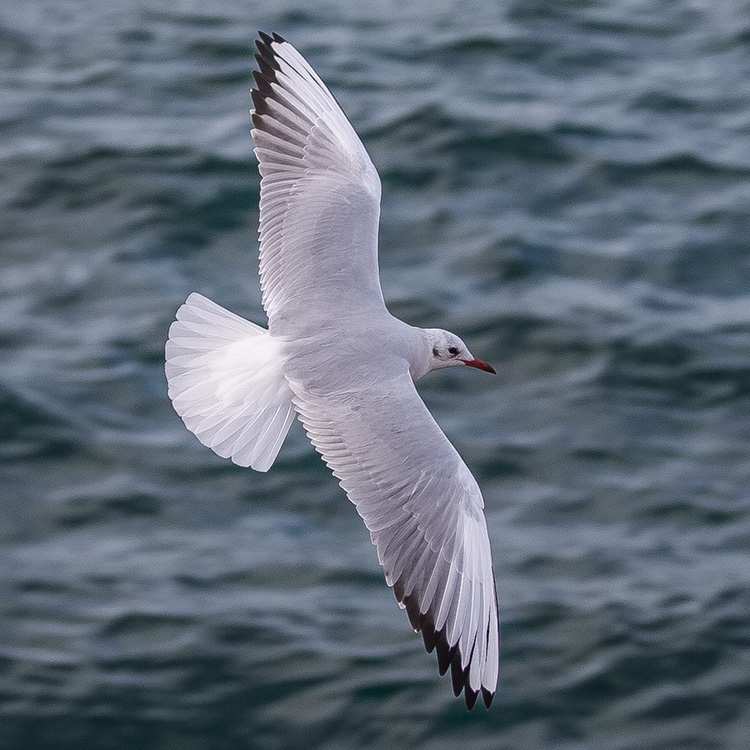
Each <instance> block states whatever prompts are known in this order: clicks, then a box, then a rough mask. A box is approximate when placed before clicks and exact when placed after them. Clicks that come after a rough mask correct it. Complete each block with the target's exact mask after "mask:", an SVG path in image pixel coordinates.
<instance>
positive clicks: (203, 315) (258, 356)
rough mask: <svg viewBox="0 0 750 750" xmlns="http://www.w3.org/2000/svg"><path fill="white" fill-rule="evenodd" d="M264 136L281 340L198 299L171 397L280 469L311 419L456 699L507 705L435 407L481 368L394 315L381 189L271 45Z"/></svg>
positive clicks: (322, 103)
mask: <svg viewBox="0 0 750 750" xmlns="http://www.w3.org/2000/svg"><path fill="white" fill-rule="evenodd" d="M257 44H258V49H259V55H258V56H257V59H258V62H259V65H260V70H259V71H258V72H256V75H255V79H256V88H255V89H254V90H253V102H254V104H255V110H254V112H253V123H254V125H255V129H254V130H253V138H254V141H255V151H256V154H257V156H258V161H259V168H260V173H261V176H262V180H261V205H260V244H261V247H260V275H261V288H262V291H263V304H264V307H265V310H266V312H267V314H268V318H269V328H268V330H267V331H266V330H265V329H263V328H261V327H259V326H256V325H255V324H253V323H250V322H249V321H246V320H244V319H242V318H240V317H238V316H236V315H234V314H233V313H230V312H229V311H227V310H224V308H221V307H219V306H218V305H216V304H215V303H213V302H211V301H210V300H208V299H206V298H205V297H202V296H201V295H199V294H195V293H194V294H191V295H190V297H188V299H187V301H186V303H185V304H184V305H183V306H182V307H181V308H180V310H179V311H178V313H177V321H176V322H175V323H173V324H172V327H171V328H170V334H169V340H168V342H167V347H166V356H167V365H166V372H167V379H168V381H169V395H170V397H171V398H172V401H173V404H174V406H175V409H176V410H177V412H178V413H179V414H180V416H181V417H182V418H183V420H184V421H185V424H186V425H187V427H188V428H189V429H190V430H192V431H193V432H194V433H195V434H196V436H197V437H198V438H199V439H200V440H201V442H203V443H204V444H205V445H208V446H209V447H211V448H212V449H213V450H214V451H216V452H217V453H218V454H219V455H221V456H223V457H228V458H231V459H232V460H233V461H235V463H238V464H240V465H242V466H251V467H253V468H255V469H257V470H260V471H266V470H268V469H269V468H270V466H271V465H272V464H273V462H274V460H275V458H276V455H277V454H278V451H279V449H280V448H281V445H282V443H283V441H284V438H285V436H286V434H287V431H288V430H289V426H290V424H291V422H292V420H293V418H294V415H295V414H296V415H297V416H298V417H299V419H300V420H301V421H302V423H303V425H304V427H305V430H306V431H307V433H308V435H309V437H310V439H311V441H312V443H313V445H314V446H315V448H316V449H317V450H318V452H319V453H320V454H321V455H322V457H323V459H324V460H325V462H326V463H327V464H328V466H329V467H330V468H331V469H332V471H333V473H334V474H335V476H336V477H337V478H338V479H339V481H340V483H341V486H342V487H343V488H344V490H345V491H346V493H347V495H348V496H349V499H350V500H351V501H352V502H353V503H354V504H355V505H356V507H357V510H358V512H359V514H360V515H361V516H362V518H363V520H364V522H365V524H366V525H367V528H368V529H369V531H370V536H371V538H372V541H373V543H374V544H375V545H376V547H377V552H378V559H379V561H380V563H381V565H382V566H383V569H384V572H385V577H386V581H387V583H388V584H389V585H390V586H392V587H393V589H394V592H395V594H396V598H397V600H398V602H399V604H400V605H401V606H402V607H404V608H406V610H407V613H408V615H409V619H410V621H411V624H412V625H413V627H414V629H415V630H418V631H421V632H422V635H423V638H424V641H425V645H426V647H427V649H428V650H429V651H432V650H433V648H434V649H435V650H436V651H437V654H438V662H439V666H440V671H441V674H442V673H443V672H445V671H446V670H447V669H448V668H450V669H451V674H452V679H453V687H454V691H455V693H456V695H458V694H459V693H460V692H461V690H462V689H463V690H464V691H465V698H466V702H467V705H468V706H469V707H472V706H473V705H474V702H475V700H476V697H477V695H478V694H479V693H480V692H481V693H482V695H483V699H484V701H485V703H486V705H489V703H490V701H491V699H492V696H493V694H494V691H495V687H496V683H497V673H498V654H499V631H498V623H497V604H496V594H495V583H494V575H493V572H492V560H491V555H490V547H489V539H488V536H487V528H486V524H485V520H484V514H483V511H482V509H483V507H484V502H483V500H482V495H481V492H480V489H479V486H478V485H477V483H476V481H475V480H474V477H473V476H472V475H471V472H470V471H469V470H468V468H467V467H466V465H465V464H464V462H463V461H462V460H461V458H460V456H459V455H458V453H457V452H456V450H455V449H454V448H453V446H452V445H451V443H450V442H449V441H448V439H447V438H446V437H445V435H444V434H443V432H442V431H441V430H440V428H439V427H438V425H437V424H436V422H435V421H434V419H433V418H432V416H431V415H430V413H429V411H428V410H427V408H426V407H425V405H424V403H423V402H422V400H421V399H420V398H419V396H418V394H417V392H416V389H415V387H414V382H415V381H416V380H419V378H421V377H422V376H424V375H425V374H427V373H428V372H430V371H431V370H435V369H441V368H443V367H452V366H456V365H462V364H466V365H470V366H472V367H476V368H478V369H483V370H488V371H490V372H494V370H492V368H491V367H490V366H489V365H487V364H486V363H484V362H482V360H479V359H476V358H474V357H473V356H472V355H471V354H470V352H469V350H468V349H467V347H466V345H465V344H464V343H463V342H462V341H461V340H460V339H459V338H458V337H457V336H455V334H451V333H449V332H447V331H442V330H439V329H421V328H415V327H413V326H410V325H407V324H406V323H404V322H402V321H400V320H398V319H397V318H395V317H393V316H392V315H391V314H390V313H389V312H388V310H387V308H386V306H385V302H384V300H383V295H382V292H381V289H380V281H379V275H378V267H377V231H378V220H379V203H380V181H379V179H378V176H377V172H376V171H375V168H374V167H373V165H372V163H371V161H370V159H369V156H368V155H367V152H366V151H365V149H364V146H362V144H361V142H360V140H359V138H358V137H357V136H356V133H355V132H354V130H353V129H352V127H351V125H350V124H349V122H348V120H347V119H346V117H345V116H344V114H343V112H342V111H341V109H340V108H339V106H338V104H337V103H336V101H335V99H334V98H333V96H332V95H331V94H330V92H329V91H328V89H327V88H326V87H325V86H324V85H323V83H322V82H321V81H320V79H319V78H318V77H317V75H316V74H315V72H314V71H313V70H312V68H311V67H310V66H309V64H308V63H307V62H306V61H305V60H304V58H302V56H301V55H300V54H299V52H297V50H295V49H294V47H292V46H291V45H290V44H289V43H288V42H286V41H284V40H283V39H282V38H281V37H279V36H278V35H274V36H273V37H269V36H267V35H265V34H261V40H260V41H259V42H258V43H257Z"/></svg>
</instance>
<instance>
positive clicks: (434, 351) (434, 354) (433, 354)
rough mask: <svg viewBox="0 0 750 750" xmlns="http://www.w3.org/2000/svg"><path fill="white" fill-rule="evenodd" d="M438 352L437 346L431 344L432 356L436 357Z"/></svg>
mask: <svg viewBox="0 0 750 750" xmlns="http://www.w3.org/2000/svg"><path fill="white" fill-rule="evenodd" d="M438 354H439V352H438V348H437V347H436V346H433V347H432V356H433V357H437V356H438Z"/></svg>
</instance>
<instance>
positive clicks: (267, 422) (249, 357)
mask: <svg viewBox="0 0 750 750" xmlns="http://www.w3.org/2000/svg"><path fill="white" fill-rule="evenodd" d="M166 358H167V364H166V367H165V371H166V374H167V382H168V384H169V391H168V392H169V398H171V399H172V405H173V406H174V408H175V411H176V412H177V413H178V414H179V415H180V416H181V417H182V420H183V422H185V426H186V427H187V428H188V429H189V430H190V431H191V432H192V433H194V434H195V436H196V437H197V438H198V440H200V441H201V443H203V445H205V446H208V447H209V448H211V450H213V451H214V452H215V453H218V454H219V455H220V456H221V457H222V458H231V459H232V461H234V463H236V464H238V465H240V466H251V467H252V468H253V469H257V470H258V471H268V470H269V469H270V468H271V465H272V464H273V462H274V460H275V459H276V456H277V455H278V453H279V450H280V449H281V445H282V443H283V442H284V438H285V437H286V434H287V432H289V427H290V425H291V424H292V420H293V419H294V407H293V406H292V392H291V391H290V390H289V386H288V385H287V382H286V378H285V377H284V375H283V373H282V371H281V358H280V357H279V354H278V344H277V342H276V341H274V339H273V338H271V336H270V334H269V333H268V331H266V330H265V329H264V328H261V327H260V326H257V325H255V323H251V322H250V321H248V320H245V319H244V318H240V317H239V316H238V315H235V314H234V313H231V312H229V310H225V309H224V308H223V307H220V306H219V305H217V304H216V303H215V302H211V300H210V299H207V298H206V297H203V296H202V295H200V294H196V293H195V292H194V293H193V294H191V295H190V296H189V297H188V298H187V300H186V301H185V304H184V305H182V307H180V309H179V310H178V311H177V320H176V321H175V322H174V323H172V325H171V326H170V328H169V338H168V340H167V345H166Z"/></svg>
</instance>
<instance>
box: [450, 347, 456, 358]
mask: <svg viewBox="0 0 750 750" xmlns="http://www.w3.org/2000/svg"><path fill="white" fill-rule="evenodd" d="M448 354H450V355H452V356H453V357H455V356H456V354H458V348H457V347H455V346H449V347H448Z"/></svg>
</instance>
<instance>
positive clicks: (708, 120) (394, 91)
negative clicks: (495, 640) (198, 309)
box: [0, 0, 750, 750]
mask: <svg viewBox="0 0 750 750" xmlns="http://www.w3.org/2000/svg"><path fill="white" fill-rule="evenodd" d="M258 28H261V29H265V30H267V31H278V32H279V33H281V34H283V35H284V36H286V37H287V38H288V39H289V40H290V41H292V42H293V43H294V44H295V45H297V46H298V47H299V48H300V49H301V50H302V51H303V52H304V53H305V54H306V55H307V56H308V57H309V59H310V60H311V61H312V62H313V64H314V65H315V66H316V68H317V70H318V71H319V73H320V74H321V75H322V76H323V78H324V79H325V80H326V81H327V82H328V83H329V84H330V85H331V87H332V88H333V90H334V91H335V93H336V95H337V97H338V98H339V100H340V101H341V102H342V104H343V105H344V107H345V108H346V110H347V112H348V114H349V115H350V117H351V119H352V120H353V122H354V124H355V126H356V128H357V130H358V131H359V132H360V133H361V134H362V136H363V138H364V140H365V142H366V144H367V147H368V149H369V151H370V153H371V155H372V158H373V161H374V162H375V164H376V166H377V167H378V169H379V171H380V173H381V176H382V179H383V187H384V199H383V222H382V232H381V235H382V250H381V265H382V277H383V286H384V289H385V293H386V297H387V299H388V301H389V304H390V307H391V309H392V311H393V312H394V313H395V314H397V315H399V316H400V317H403V318H405V319H406V320H408V321H409V322H411V323H413V324H417V325H430V326H441V327H446V328H450V329H452V330H455V331H456V332H457V333H459V334H460V335H462V336H463V337H464V338H465V339H466V340H467V342H468V343H469V346H470V347H471V349H472V351H474V352H475V353H476V354H477V356H480V357H482V358H483V359H487V360H488V361H490V362H492V363H493V364H494V365H495V366H496V367H497V369H498V371H499V372H500V376H499V377H498V378H495V379H493V378H489V377H484V376H482V375H481V374H478V373H474V372H460V373H455V372H446V373H442V374H440V373H438V374H435V375H433V376H431V377H430V378H428V379H427V380H425V381H423V383H422V384H421V385H420V390H421V393H422V395H423V396H424V398H425V400H426V402H427V403H428V405H429V407H430V408H431V410H432V411H433V413H434V414H435V416H436V418H437V419H438V421H439V422H440V424H441V425H442V426H443V428H444V429H445V430H446V432H447V433H448V435H449V436H450V438H451V439H452V440H453V442H454V443H455V445H456V446H457V447H458V449H459V450H460V452H461V453H462V455H463V456H464V458H465V460H466V461H467V463H468V465H469V466H470V467H471V469H472V470H473V471H474V473H475V474H476V475H477V477H478V479H479V482H480V484H481V485H482V487H483V490H484V494H485V498H486V505H487V520H488V525H489V530H490V536H491V539H492V544H493V551H494V558H495V567H496V572H497V578H498V595H499V600H500V609H501V620H502V638H503V646H502V647H503V657H502V663H501V682H500V686H499V691H498V694H497V697H496V700H495V704H494V705H493V707H492V709H491V710H490V711H489V712H484V711H483V710H482V711H478V710H475V711H474V712H473V713H471V714H468V713H466V711H465V708H464V707H463V705H462V703H461V702H460V701H456V700H454V699H453V698H452V696H451V693H450V687H449V683H448V682H447V681H446V680H445V679H441V678H439V677H438V676H437V674H436V669H435V665H434V663H433V662H434V659H433V657H430V656H427V655H425V654H424V653H423V652H422V647H421V644H420V641H419V639H418V638H417V637H416V636H414V634H413V633H411V632H410V630H409V628H408V624H407V621H406V617H405V616H404V614H403V613H402V612H401V611H399V610H398V608H397V607H396V605H395V602H394V600H393V597H392V594H391V593H390V592H389V591H388V589H387V587H386V586H385V585H384V583H383V581H382V576H381V573H380V570H379V568H378V565H377V561H376V557H375V552H374V549H373V548H372V547H371V545H370V542H369V539H368V535H367V532H366V531H365V529H364V527H363V525H362V524H361V522H360V520H359V518H358V517H357V515H356V512H355V510H354V508H353V507H352V506H351V505H350V504H349V503H348V502H347V501H346V499H345V498H344V496H343V493H342V491H341V490H340V489H339V488H338V487H337V485H336V483H335V481H334V480H333V479H332V478H331V477H330V475H329V474H328V472H327V470H326V469H325V467H324V466H323V464H322V462H320V460H319V459H318V458H317V457H316V456H315V454H314V453H313V452H312V450H311V448H310V446H309V444H308V442H307V440H306V439H305V437H304V435H303V434H302V433H301V430H293V432H292V434H291V436H290V440H289V442H288V444H287V445H286V446H285V448H284V450H283V451H282V454H281V457H280V459H279V462H278V464H277V465H276V466H275V467H274V469H273V470H272V471H271V472H269V473H268V474H267V475H259V474H256V473H253V472H250V471H247V470H241V469H238V468H237V467H234V466H232V465H230V464H228V463H227V462H224V461H222V460H220V459H218V458H217V457H215V456H214V455H213V454H212V453H211V452H210V451H208V450H207V449H204V448H202V447H201V446H200V445H199V444H198V443H197V441H196V440H195V439H194V438H193V437H192V436H191V435H190V434H189V433H188V432H187V431H186V430H185V429H184V428H183V426H182V424H181V422H180V421H179V419H178V418H177V416H176V415H175V414H174V412H173V411H172V409H171V407H170V405H169V403H168V400H167V398H166V385H165V382H164V376H163V371H162V351H163V344H164V339H165V336H166V331H167V328H168V326H169V323H170V321H171V319H172V316H173V314H174V311H175V310H176V308H177V307H178V306H179V304H180V303H181V302H182V301H183V300H184V298H185V297H186V296H187V294H188V293H189V292H190V291H193V290H197V291H200V292H202V293H204V294H207V295H208V296H210V297H212V298H213V299H215V300H216V301H218V302H219V303H221V304H223V305H225V306H227V307H230V308H232V309H234V310H236V311H238V312H241V313H243V314H246V315H247V316H248V317H251V318H252V319H254V320H256V321H259V322H262V321H263V315H262V309H261V306H260V298H259V290H258V284H257V278H256V260H255V255H256V251H257V247H256V243H255V231H256V225H257V199H258V180H257V175H256V172H255V163H254V160H253V156H252V154H251V150H250V141H249V136H248V130H249V121H248V116H247V113H246V110H247V109H248V107H249V86H250V77H251V71H252V68H253V61H252V39H253V38H254V35H255V32H256V29H258ZM749 35H750V7H748V6H747V4H746V3H744V2H740V1H739V0H735V1H734V2H732V1H730V0H727V1H726V2H723V3H715V4H714V3H701V2H696V1H695V0H693V1H692V2H689V1H688V0H685V1H683V2H680V1H677V0H675V1H674V2H666V1H661V2H651V3H634V2H633V3H622V2H605V1H604V0H590V1H588V2H587V1H585V0H578V1H576V2H568V3H564V4H563V3H557V2H552V0H548V1H547V0H535V1H533V2H528V1H527V2H502V3H498V2H490V0H475V1H472V0H467V2H462V3H457V2H448V0H442V1H441V2H434V1H433V0H430V2H427V1H426V0H422V2H414V3H409V4H406V3H400V4H399V3H392V2H386V1H385V0H375V1H374V2H369V3H366V4H353V3H348V2H339V1H335V0H332V1H331V2H327V3H319V4H315V5H310V4H309V3H301V2H293V1H292V0H286V1H284V2H279V1H278V0H275V1H274V2H273V3H271V2H256V3H254V4H247V3H244V2H239V1H238V0H205V1H204V2H202V3H197V2H196V3H185V2H183V3H177V4H175V3H168V2H164V1H160V0H140V1H139V2H130V3H116V2H111V1H110V0H99V2H96V3H94V2H86V1H83V0H82V1H81V2H75V3H74V2H69V3H52V2H49V3H46V2H41V0H32V2H29V3H20V2H7V3H5V4H4V5H3V6H2V8H0V93H1V96H2V101H3V107H2V111H1V112H0V181H1V184H2V188H3V189H2V194H0V242H1V245H0V247H1V248H2V249H1V252H0V346H1V347H2V356H1V357H0V404H1V406H0V455H1V456H2V464H1V465H0V518H2V522H1V523H0V542H1V546H0V581H2V583H0V675H1V679H0V747H2V748H4V750H5V749H7V750H16V749H20V748H24V749H26V748H33V749H35V750H36V749H40V748H45V749H47V748H49V749H50V750H51V749H52V748H55V749H65V750H68V749H72V748H81V747H85V748H91V749H93V750H98V749H100V748H102V749H104V748H106V749H108V750H109V749H111V750H120V749H121V748H123V749H124V748H135V747H154V748H188V749H192V748H201V749H202V748H211V749H214V748H216V749H222V750H223V748H279V749H282V748H312V747H314V748H325V749H326V750H329V749H330V750H333V749H338V748H342V749H343V748H352V747H363V748H364V747H366V748H391V747H411V748H414V749H415V750H416V749H417V748H438V749H439V748H454V747H457V746H467V747H472V748H478V749H481V748H493V749H494V748H509V749H510V748H513V749H516V750H517V749H519V748H520V749H526V748H545V749H547V748H549V749H554V750H602V749H607V750H630V749H631V748H637V749H638V750H647V749H650V748H658V749H659V750H667V749H672V748H674V749H675V750H678V749H679V750H685V749H693V748H695V749H701V750H702V749H704V748H706V749H711V750H713V749H714V748H716V749H719V748H721V749H724V748H727V749H730V750H734V749H737V750H740V749H742V748H745V747H746V746H747V736H748V735H750V710H749V709H748V705H750V702H749V700H748V699H750V677H749V676H748V675H750V670H749V667H750V656H749V655H748V645H750V627H749V626H748V621H749V620H750V590H749V589H748V582H747V579H748V571H749V570H750V560H749V559H748V544H749V543H750V511H749V505H748V491H747V487H748V480H750V376H749V375H748V373H750V293H749V292H748V289H750V253H748V240H747V238H748V236H750V212H748V201H749V200H750V182H749V181H748V178H749V177H750V145H749V144H750V139H749V138H748V135H749V133H750V114H749V113H750V47H748V36H749Z"/></svg>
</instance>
